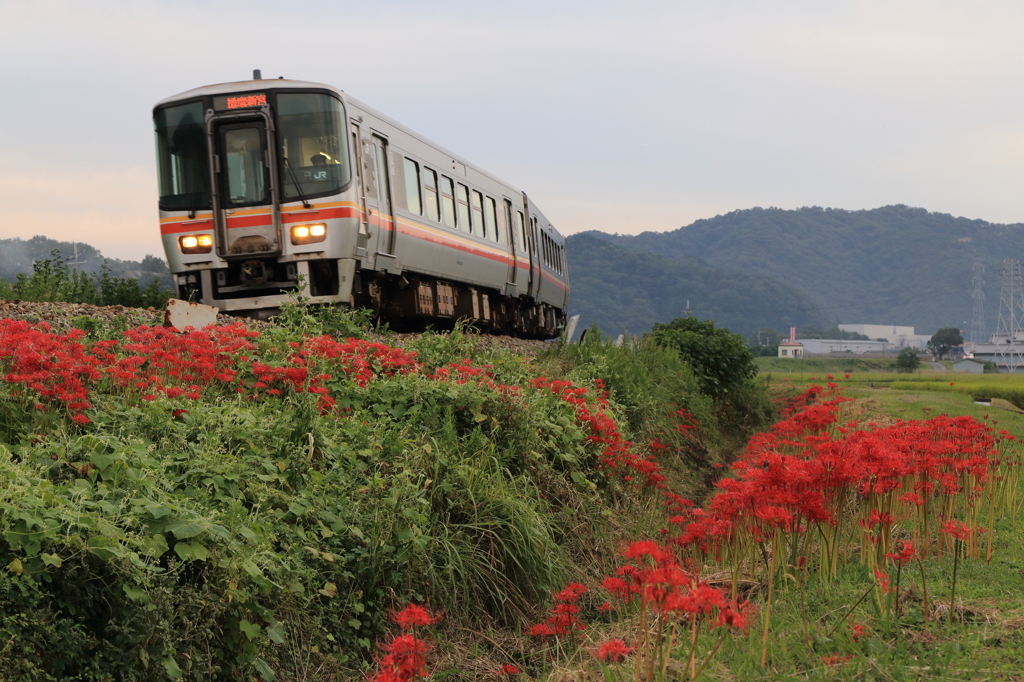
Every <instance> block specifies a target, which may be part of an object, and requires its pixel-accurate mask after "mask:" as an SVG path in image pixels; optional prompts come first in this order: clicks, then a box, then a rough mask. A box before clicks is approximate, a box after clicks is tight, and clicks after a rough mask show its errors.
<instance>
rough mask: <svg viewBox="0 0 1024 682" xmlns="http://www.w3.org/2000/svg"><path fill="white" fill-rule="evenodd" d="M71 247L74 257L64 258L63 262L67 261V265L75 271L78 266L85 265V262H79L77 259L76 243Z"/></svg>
mask: <svg viewBox="0 0 1024 682" xmlns="http://www.w3.org/2000/svg"><path fill="white" fill-rule="evenodd" d="M73 245H74V247H75V255H74V257H71V256H65V258H64V260H65V261H67V264H68V265H70V266H71V267H72V268H74V269H75V270H77V269H78V266H79V265H83V264H85V261H84V260H79V258H78V242H74V243H73Z"/></svg>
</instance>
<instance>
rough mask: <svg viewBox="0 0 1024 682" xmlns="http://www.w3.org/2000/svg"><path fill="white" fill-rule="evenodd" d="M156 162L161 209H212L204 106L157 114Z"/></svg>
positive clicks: (182, 106) (197, 104) (168, 110)
mask: <svg viewBox="0 0 1024 682" xmlns="http://www.w3.org/2000/svg"><path fill="white" fill-rule="evenodd" d="M155 118H156V121H155V122H156V158H157V170H158V174H159V176H160V208H162V209H163V210H165V211H193V212H194V211H195V210H196V209H200V208H210V170H209V165H208V164H209V161H208V158H209V156H208V154H207V153H206V127H205V123H204V122H203V103H202V102H191V103H189V104H181V105H178V106H173V107H167V108H166V109H160V110H159V111H157V112H156V117H155Z"/></svg>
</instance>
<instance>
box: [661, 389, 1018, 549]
mask: <svg viewBox="0 0 1024 682" xmlns="http://www.w3.org/2000/svg"><path fill="white" fill-rule="evenodd" d="M820 391H821V389H820V388H819V387H812V388H811V389H808V392H805V393H804V394H803V396H802V397H801V402H802V401H805V400H809V399H810V397H811V396H812V395H813V396H817V397H820V398H823V399H824V400H823V402H820V403H817V404H813V405H809V406H805V407H804V408H803V409H801V410H799V411H794V412H792V413H791V414H790V416H789V417H788V418H786V419H784V420H782V421H781V422H779V423H778V424H776V425H775V426H774V427H773V428H772V430H771V431H770V432H768V433H764V434H759V435H758V436H755V437H754V438H752V439H751V440H750V442H749V444H748V446H747V449H746V451H745V453H744V455H743V456H742V457H741V458H740V459H739V460H738V461H737V462H736V463H735V464H734V465H733V466H732V470H733V476H732V477H727V478H723V479H721V480H720V481H719V482H718V484H717V485H718V488H719V491H718V492H717V494H716V495H715V496H714V497H713V498H712V499H711V501H710V503H709V505H708V507H707V509H706V510H701V509H684V510H682V514H681V515H679V516H675V517H673V518H672V519H670V521H671V523H672V524H674V525H676V526H678V527H679V528H680V530H679V532H678V533H677V534H676V535H674V536H673V537H672V538H671V542H673V543H675V544H677V545H679V546H681V547H684V548H693V549H695V550H696V551H699V552H700V553H701V554H702V555H705V556H707V555H709V554H710V555H712V556H714V557H719V556H720V555H721V552H722V550H723V549H724V548H726V547H729V546H733V547H735V546H737V544H736V543H740V544H742V543H745V542H747V541H749V540H753V541H755V542H761V541H762V540H764V539H765V538H768V537H774V536H775V534H776V533H786V534H790V533H792V534H802V533H804V532H806V531H807V530H808V529H809V528H811V527H814V526H819V527H822V528H828V527H834V526H837V525H839V524H840V523H842V522H844V521H845V520H848V518H847V517H848V511H847V510H848V509H849V508H850V503H851V502H852V503H854V504H855V505H856V506H857V507H859V509H860V510H861V512H860V518H859V519H855V520H857V522H858V523H859V524H860V527H861V529H862V532H863V533H864V536H863V539H864V540H865V541H867V543H865V544H869V543H871V542H874V543H879V547H880V550H879V551H880V553H879V555H878V557H879V558H881V556H882V553H884V552H885V551H886V550H888V548H889V547H888V545H889V542H890V540H889V535H890V530H891V528H892V526H893V525H894V524H895V523H897V522H900V523H903V522H908V521H909V522H917V523H919V524H920V528H921V529H922V530H923V529H928V528H930V529H935V528H938V527H939V525H940V523H941V524H944V525H943V526H942V527H943V532H950V533H951V534H954V535H955V536H956V537H966V535H965V534H964V531H962V530H958V531H956V532H954V531H953V530H952V529H953V528H954V527H956V528H958V529H959V526H956V525H955V523H954V522H952V521H949V519H948V518H946V517H944V515H946V514H949V513H950V511H951V510H953V509H955V508H956V507H957V506H960V505H963V509H964V513H965V514H967V515H968V517H970V514H971V509H972V506H973V505H976V504H978V502H979V500H980V496H981V493H982V491H983V490H984V489H985V486H986V484H987V483H988V482H989V480H990V479H992V480H996V479H998V476H996V473H997V472H998V471H999V469H1000V467H1001V466H1003V467H1006V466H1010V465H1011V462H1010V461H1009V460H1008V458H1004V457H1002V456H1001V455H1000V452H999V448H998V447H997V445H998V442H999V441H998V440H997V439H996V438H995V437H994V436H993V435H992V429H991V428H990V427H987V426H985V425H984V424H981V423H979V422H977V421H975V420H974V419H972V418H970V417H956V418H952V417H948V416H945V415H943V416H939V417H934V418H932V419H929V420H926V421H906V422H898V423H897V424H895V425H893V426H889V427H885V428H879V427H872V426H871V425H869V427H868V428H867V429H864V430H854V429H853V428H852V426H851V427H849V428H840V427H838V426H837V421H838V413H839V405H840V404H841V403H842V402H844V401H845V400H846V399H844V398H841V397H838V396H836V395H835V392H834V391H830V392H824V393H822V392H820ZM965 493H966V494H965ZM953 498H957V500H958V501H957V503H956V504H955V505H954V504H952V503H951V502H952V500H953ZM947 501H950V503H948V504H947V503H946V502H947ZM676 506H678V505H676ZM880 510H887V511H880ZM844 514H846V515H847V516H844ZM926 515H931V516H933V517H934V518H935V521H932V522H930V523H928V524H927V525H926V524H925V523H924V521H922V519H925V518H926ZM956 523H958V522H956ZM951 524H953V525H951ZM962 525H963V524H960V526H962ZM947 528H949V529H950V530H947ZM957 533H959V534H957ZM794 540H795V539H794Z"/></svg>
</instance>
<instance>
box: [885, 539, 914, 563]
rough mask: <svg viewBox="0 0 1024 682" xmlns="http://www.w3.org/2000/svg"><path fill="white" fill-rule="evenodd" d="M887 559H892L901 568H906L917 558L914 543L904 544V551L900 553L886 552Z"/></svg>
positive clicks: (901, 550)
mask: <svg viewBox="0 0 1024 682" xmlns="http://www.w3.org/2000/svg"><path fill="white" fill-rule="evenodd" d="M885 556H886V558H889V559H892V560H893V561H894V562H896V563H898V564H899V565H900V566H906V565H907V564H908V563H910V561H911V559H913V558H914V557H916V556H917V552H916V550H915V549H914V543H913V542H904V543H903V547H902V549H900V551H898V552H886V553H885Z"/></svg>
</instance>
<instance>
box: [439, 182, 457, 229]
mask: <svg viewBox="0 0 1024 682" xmlns="http://www.w3.org/2000/svg"><path fill="white" fill-rule="evenodd" d="M441 216H442V217H443V218H444V224H445V225H447V226H448V227H455V186H454V184H453V183H452V179H451V178H449V177H447V176H445V175H442V176H441Z"/></svg>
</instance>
